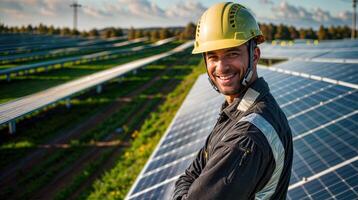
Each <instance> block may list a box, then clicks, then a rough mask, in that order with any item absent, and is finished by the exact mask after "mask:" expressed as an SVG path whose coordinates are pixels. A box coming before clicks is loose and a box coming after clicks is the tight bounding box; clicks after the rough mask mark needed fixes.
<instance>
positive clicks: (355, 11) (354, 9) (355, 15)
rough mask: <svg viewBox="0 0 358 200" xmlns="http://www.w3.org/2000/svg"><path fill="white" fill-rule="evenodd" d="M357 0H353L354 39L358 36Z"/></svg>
mask: <svg viewBox="0 0 358 200" xmlns="http://www.w3.org/2000/svg"><path fill="white" fill-rule="evenodd" d="M356 8H357V0H353V23H352V38H351V39H352V40H354V39H355V38H356V20H357V9H356Z"/></svg>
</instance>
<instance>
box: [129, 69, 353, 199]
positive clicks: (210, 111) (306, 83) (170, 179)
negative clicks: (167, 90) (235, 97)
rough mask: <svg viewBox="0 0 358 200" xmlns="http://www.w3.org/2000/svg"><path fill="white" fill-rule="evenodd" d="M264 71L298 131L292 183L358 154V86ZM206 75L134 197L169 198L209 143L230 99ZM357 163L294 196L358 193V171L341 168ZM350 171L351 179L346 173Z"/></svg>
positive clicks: (292, 196)
mask: <svg viewBox="0 0 358 200" xmlns="http://www.w3.org/2000/svg"><path fill="white" fill-rule="evenodd" d="M258 71H259V74H260V75H262V76H264V77H265V80H266V81H267V82H268V83H269V87H270V88H271V93H272V94H273V96H274V97H275V99H276V100H277V102H278V103H279V105H280V106H281V108H282V109H283V111H284V112H285V113H286V116H287V118H288V121H289V124H290V125H291V128H292V131H293V137H294V161H293V172H292V176H291V184H294V183H298V182H299V181H301V180H302V179H303V178H305V177H306V178H307V177H310V176H312V175H315V174H317V173H319V172H322V171H324V170H327V169H329V168H330V167H333V166H335V165H337V164H340V163H342V162H344V161H345V160H348V159H352V158H355V157H356V156H357V155H358V151H357V146H358V136H357V133H356V130H358V111H357V110H358V103H357V99H358V91H357V90H355V89H352V88H348V87H344V86H339V85H334V84H330V83H327V82H322V81H316V80H312V79H307V78H303V77H298V76H292V75H288V74H284V73H279V72H275V71H271V70H268V69H264V68H259V70H258ZM206 77H207V76H206V75H203V76H200V78H199V79H198V81H197V82H196V84H195V85H194V87H193V89H192V90H191V92H190V93H189V95H188V97H187V99H186V100H185V102H184V103H183V105H182V107H181V109H180V111H179V112H178V114H177V116H176V118H175V120H174V123H173V124H172V125H171V127H170V129H169V130H168V133H167V134H166V136H165V138H164V139H163V141H162V142H161V146H160V147H159V148H158V149H157V151H156V152H155V154H154V155H153V157H152V159H151V161H150V162H149V163H148V164H147V167H146V169H145V170H144V171H143V174H142V175H141V177H140V178H139V180H138V182H137V184H136V186H135V188H134V189H133V191H132V193H131V195H134V196H132V197H133V198H129V199H168V198H169V197H170V195H171V192H172V190H173V185H174V183H175V180H176V179H177V177H178V176H179V175H180V174H181V173H183V172H184V170H185V169H186V168H187V166H188V165H189V164H190V163H191V161H192V159H194V157H195V155H196V154H197V152H198V150H199V149H200V148H201V147H202V146H203V144H204V142H205V139H206V137H207V135H208V134H209V133H210V131H211V129H212V128H213V125H214V123H215V121H216V118H217V116H218V113H219V108H220V106H221V103H222V102H223V101H224V98H223V97H222V96H219V95H218V94H217V93H215V92H213V90H212V88H211V87H210V85H209V84H208V82H207V80H206ZM333 120H335V121H333ZM355 165H356V163H355ZM352 166H353V165H351V164H349V163H348V164H347V165H345V166H343V167H342V168H338V169H337V170H335V171H334V172H330V173H328V174H326V175H324V176H322V177H320V178H318V179H315V180H313V181H310V182H307V184H302V185H301V186H299V187H297V188H295V189H292V190H289V192H288V198H289V199H297V198H296V197H299V198H298V199H301V198H303V197H304V198H307V197H308V196H309V195H312V197H315V199H321V198H323V199H325V198H326V197H327V198H332V195H337V197H340V196H342V197H344V198H346V197H349V198H350V197H353V198H351V199H354V198H355V197H358V195H357V192H356V188H357V185H358V183H356V182H357V181H356V182H354V181H352V180H353V179H354V177H355V176H354V177H352V176H348V175H347V174H344V173H343V172H342V170H341V169H347V170H352V169H353V171H354V170H355V171H354V172H355V173H356V171H357V170H356V169H357V168H354V167H353V168H352ZM337 173H339V174H340V175H339V176H338V175H337ZM330 174H333V175H334V176H336V178H337V177H338V178H340V179H339V181H337V180H335V183H334V186H332V184H331V183H328V182H327V183H325V181H328V180H333V178H332V177H331V175H330ZM346 175H347V179H342V177H345V176H346ZM342 180H346V181H347V180H349V181H351V184H352V185H351V186H352V188H354V189H348V190H347V188H344V187H345V186H346V182H344V181H342ZM308 185H309V187H308ZM306 187H308V188H306ZM326 187H328V189H326ZM329 187H332V189H329ZM335 188H342V191H339V190H337V191H336V190H335ZM141 191H145V192H143V193H142V192H141ZM131 195H130V196H131ZM344 198H341V199H344ZM349 198H348V199H349ZM308 199H309V198H308Z"/></svg>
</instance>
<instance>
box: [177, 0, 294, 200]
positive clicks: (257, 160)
mask: <svg viewBox="0 0 358 200" xmlns="http://www.w3.org/2000/svg"><path fill="white" fill-rule="evenodd" d="M263 41H264V38H263V35H262V33H261V31H260V29H259V26H258V24H257V22H256V20H255V18H254V17H253V15H252V14H251V13H250V11H249V10H248V9H246V8H245V7H243V6H242V5H240V4H235V3H219V4H216V5H214V6H212V7H210V8H209V9H208V10H207V11H206V12H205V13H204V14H203V15H202V16H201V18H200V20H199V22H198V24H197V31H196V39H195V46H194V50H193V53H194V54H196V53H202V54H203V57H204V60H205V62H206V69H207V73H208V76H209V81H210V83H211V84H212V86H213V88H214V89H215V90H216V91H218V92H219V93H221V94H223V95H224V96H225V99H226V101H225V102H224V103H223V105H222V108H221V113H220V116H219V118H218V120H217V122H216V125H215V127H214V128H213V130H212V132H211V133H210V135H209V136H208V138H207V140H206V143H205V145H204V146H203V147H202V148H201V149H200V151H199V153H198V154H197V157H196V158H195V159H194V161H193V162H192V163H191V165H190V166H189V167H188V168H187V169H186V171H185V173H184V174H183V175H182V176H180V178H179V179H178V180H177V182H176V183H175V189H174V193H173V199H175V200H177V199H193V200H198V199H200V200H202V199H205V200H206V199H220V200H223V199H243V200H245V199H275V200H276V199H285V198H286V194H287V188H288V185H289V180H290V175H291V166H292V157H293V155H292V154H293V150H292V135H291V130H290V127H289V125H288V122H287V119H286V116H285V115H284V113H283V112H282V110H281V109H280V107H279V106H278V104H277V103H276V101H275V99H274V97H273V96H272V95H271V93H270V90H269V87H268V85H267V83H266V82H265V80H264V79H263V78H262V77H260V78H258V75H257V63H258V60H259V59H260V49H259V47H258V46H257V45H258V44H260V43H262V42H263Z"/></svg>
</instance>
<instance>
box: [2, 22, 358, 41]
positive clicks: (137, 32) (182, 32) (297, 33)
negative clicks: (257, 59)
mask: <svg viewBox="0 0 358 200" xmlns="http://www.w3.org/2000/svg"><path fill="white" fill-rule="evenodd" d="M259 26H260V29H261V31H262V33H263V34H264V36H265V38H266V40H267V41H272V40H293V39H318V40H330V39H344V38H350V37H351V28H350V27H349V26H329V27H324V26H323V25H321V26H320V27H319V29H318V30H313V29H312V28H299V29H297V28H296V27H294V26H287V25H284V24H279V25H274V24H272V23H270V24H265V23H261V24H259ZM195 29H196V25H195V24H194V23H188V24H187V26H186V27H184V28H183V27H177V28H138V29H136V28H134V27H131V28H129V29H122V28H115V27H109V28H105V29H102V30H98V29H91V30H89V31H78V30H74V29H70V28H68V27H63V28H59V27H54V26H53V25H50V26H46V25H44V24H39V25H38V26H32V25H27V26H21V27H18V26H12V27H9V26H6V25H4V24H2V23H0V33H35V34H48V35H61V36H82V37H102V38H112V37H119V36H123V35H128V39H130V40H131V39H135V38H141V37H148V38H149V39H150V40H151V41H157V40H161V39H165V38H169V37H173V36H176V37H178V38H179V39H180V40H189V39H194V37H195ZM356 35H357V34H356Z"/></svg>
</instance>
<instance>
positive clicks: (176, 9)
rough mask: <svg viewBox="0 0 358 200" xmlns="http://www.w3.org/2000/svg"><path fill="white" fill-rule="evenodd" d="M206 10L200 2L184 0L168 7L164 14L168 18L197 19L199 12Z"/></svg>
mask: <svg viewBox="0 0 358 200" xmlns="http://www.w3.org/2000/svg"><path fill="white" fill-rule="evenodd" d="M205 10H206V7H204V6H203V5H202V4H201V3H199V2H195V1H185V2H183V3H178V4H176V5H174V6H172V7H169V8H168V10H167V11H166V15H167V16H168V17H170V18H173V19H175V18H183V19H189V20H192V21H197V20H198V19H199V17H200V16H201V14H202V13H203V12H204V11H205Z"/></svg>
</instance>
